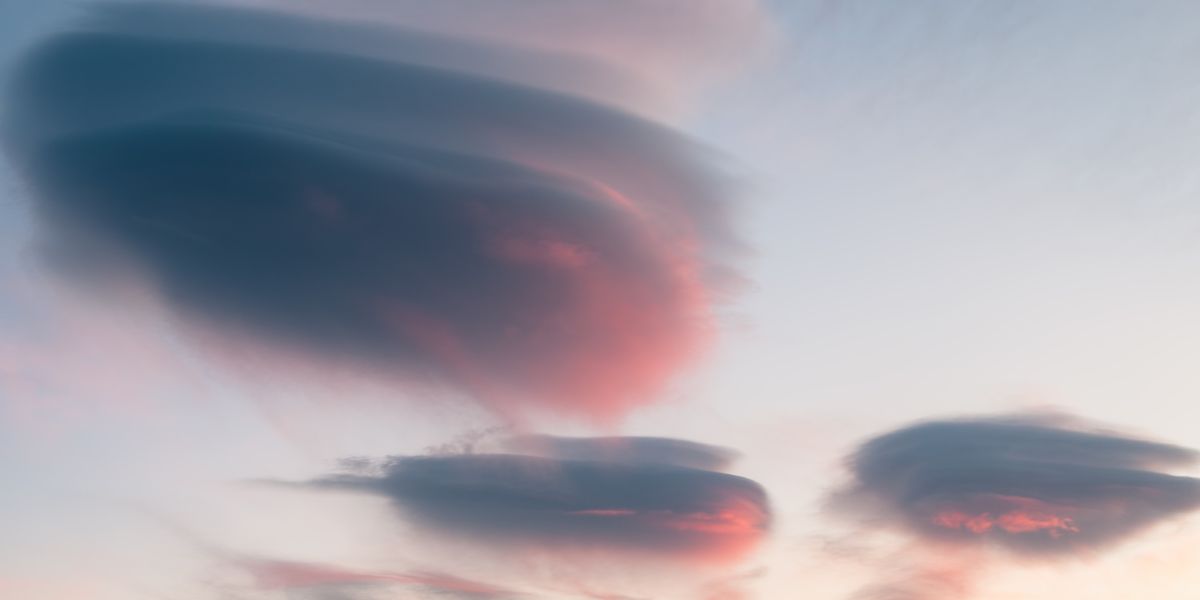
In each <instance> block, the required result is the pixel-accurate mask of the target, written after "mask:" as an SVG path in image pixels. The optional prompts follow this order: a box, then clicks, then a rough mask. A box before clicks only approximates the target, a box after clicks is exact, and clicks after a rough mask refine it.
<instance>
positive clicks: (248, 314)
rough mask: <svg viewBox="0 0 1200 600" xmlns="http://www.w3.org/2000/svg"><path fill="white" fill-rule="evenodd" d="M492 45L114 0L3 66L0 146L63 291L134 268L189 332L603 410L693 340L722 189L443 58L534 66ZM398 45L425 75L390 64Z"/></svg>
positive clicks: (568, 101)
mask: <svg viewBox="0 0 1200 600" xmlns="http://www.w3.org/2000/svg"><path fill="white" fill-rule="evenodd" d="M243 17H245V19H246V21H245V22H243V21H242V20H241V19H242V18H243ZM247 23H249V24H251V25H247ZM384 40H389V41H390V44H385V43H384ZM490 43H492V42H469V43H468V42H462V43H458V42H455V41H454V40H453V39H452V38H440V37H436V36H435V35H434V34H431V33H428V32H426V33H420V34H413V33H411V32H406V31H404V30H396V31H394V32H392V36H391V37H390V38H388V37H386V36H385V35H384V34H383V33H381V31H380V30H379V29H378V28H377V27H374V28H373V27H365V26H364V27H360V26H357V25H351V24H347V23H334V22H322V23H315V22H310V21H305V20H303V19H299V18H298V17H294V16H272V15H270V14H268V13H262V12H243V11H240V10H235V9H199V8H188V9H185V8H176V7H171V8H168V7H157V8H153V9H151V8H149V7H146V6H145V5H129V6H124V7H118V8H114V9H110V10H108V11H107V12H102V13H101V17H100V18H97V19H95V20H93V21H91V22H90V24H88V25H85V26H81V27H80V28H78V29H77V30H73V31H69V32H64V33H60V34H58V35H55V36H52V37H51V38H50V39H48V40H46V41H45V42H44V43H42V44H41V45H40V46H39V47H37V48H36V49H35V50H34V51H33V52H31V53H30V54H29V55H28V57H27V58H26V59H25V61H24V62H23V64H22V66H21V68H20V70H19V73H18V75H17V77H16V78H15V79H14V81H13V82H12V84H11V85H10V86H9V90H10V92H9V94H8V97H7V99H6V102H5V112H4V115H3V126H4V140H5V142H6V148H7V150H8V153H9V156H10V158H12V159H13V161H14V162H15V163H16V164H17V165H18V166H19V169H20V171H21V172H22V173H24V174H25V175H26V177H27V180H28V184H29V187H30V189H31V191H32V194H33V195H34V197H35V201H36V202H35V208H36V210H37V213H38V216H39V219H40V221H41V223H42V225H43V229H44V231H45V233H46V237H47V239H48V243H47V245H48V247H50V248H52V249H53V250H52V251H51V252H49V255H50V256H52V257H55V260H56V261H57V264H59V265H60V266H63V269H64V270H66V271H67V272H70V273H73V274H75V275H76V277H75V279H76V280H88V281H94V280H97V279H101V280H102V279H104V277H105V275H104V274H105V273H108V272H110V271H113V270H116V269H111V268H110V267H111V266H112V265H118V266H119V267H120V268H122V269H124V270H129V269H130V268H132V269H133V270H135V271H136V272H138V273H141V276H142V277H143V278H144V279H145V281H147V282H148V283H149V284H150V285H151V286H152V287H153V288H154V289H156V290H158V291H159V292H160V294H161V296H162V297H163V299H164V300H165V302H166V303H167V304H168V305H169V306H170V307H172V308H173V309H174V310H175V312H176V313H177V314H178V315H179V316H180V317H182V318H183V319H184V320H185V321H186V322H188V323H189V324H191V325H192V326H193V327H194V329H196V330H200V331H204V332H205V333H206V334H209V333H211V332H220V333H219V334H218V335H220V336H224V337H223V338H222V339H226V340H237V342H238V343H244V342H246V341H247V340H253V342H252V343H253V344H255V345H261V346H263V347H264V348H270V349H274V350H277V351H282V352H287V353H295V354H298V355H301V356H304V357H305V358H306V359H312V360H315V361H317V362H323V363H326V364H331V365H332V364H337V365H339V366H340V365H345V364H351V365H353V366H354V367H355V368H357V369H361V370H362V371H363V372H369V373H373V374H379V375H383V376H387V377H396V376H399V377H402V378H404V379H405V380H407V381H410V382H421V383H428V382H433V383H434V384H437V385H446V386H450V387H453V388H455V389H459V390H463V391H466V392H467V393H469V394H471V395H472V396H473V397H475V398H478V399H480V400H482V401H484V402H485V403H486V404H487V405H488V406H490V407H492V408H494V409H496V410H499V411H502V412H506V413H517V412H520V411H521V410H523V409H524V408H527V407H529V406H531V405H534V406H540V407H542V408H550V409H553V410H557V411H559V412H564V413H571V414H576V415H586V416H590V417H594V418H597V419H608V420H612V419H615V418H618V417H619V416H620V415H621V414H623V413H624V412H625V411H627V410H628V409H630V408H632V407H634V406H637V405H639V404H643V403H646V402H649V401H650V400H651V399H652V398H653V397H654V396H655V394H656V393H657V392H659V391H660V390H661V389H662V388H663V386H664V385H665V384H666V383H667V382H668V381H669V379H670V378H671V377H672V376H673V375H674V374H676V373H677V372H678V371H679V370H680V369H681V368H683V367H684V366H686V365H687V364H688V363H689V362H690V361H691V360H692V359H693V358H695V356H696V355H697V354H698V353H699V352H700V351H701V350H702V349H703V347H704V346H705V344H706V342H707V341H708V339H709V338H710V334H711V329H712V318H711V315H712V305H713V301H714V297H715V296H716V295H717V294H718V293H719V292H720V290H721V288H722V285H721V283H722V282H726V281H729V280H731V279H733V277H731V276H730V274H731V273H732V271H731V270H730V268H729V266H728V261H727V260H726V258H727V257H728V256H729V252H730V251H731V250H733V249H735V248H736V247H737V243H736V241H735V240H734V236H733V235H732V233H731V230H730V226H729V218H728V212H729V210H728V206H727V200H726V199H727V196H728V193H729V191H730V186H729V184H728V182H727V181H726V180H725V178H724V177H722V176H721V175H719V174H718V173H717V169H716V168H715V165H716V161H715V158H714V157H712V156H711V155H709V154H708V153H706V152H705V151H703V150H701V149H700V148H698V147H696V146H695V145H694V144H692V143H691V142H690V141H688V140H686V139H684V138H682V137H681V136H679V135H678V134H676V133H674V132H672V131H670V130H668V129H666V128H663V127H661V126H659V125H656V124H653V123H651V122H648V121H645V120H642V119H640V118H637V117H634V116H631V115H629V114H625V113H622V112H620V111H617V110H614V109H611V108H606V107H603V106H600V105H597V104H593V103H590V102H588V101H585V100H581V99H579V98H577V97H572V96H568V95H563V94H560V93H558V92H554V91H547V90H544V89H538V88H535V87H531V86H530V85H527V84H528V83H529V82H530V81H532V80H530V79H523V80H522V79H521V78H519V77H517V76H516V75H513V76H512V78H513V79H516V80H519V82H517V83H514V82H510V81H502V80H499V79H495V78H490V77H481V76H477V75H473V74H471V73H470V72H469V70H466V69H464V68H460V67H459V66H455V65H457V64H458V63H464V64H465V63H471V62H472V61H474V60H475V58H472V57H478V56H499V57H501V58H497V59H496V60H498V61H501V62H503V63H504V65H505V69H501V70H500V72H499V76H504V75H505V74H506V73H510V72H511V73H516V72H534V71H536V69H537V67H538V66H539V65H541V64H543V63H542V62H537V61H534V62H532V63H528V64H526V63H523V62H522V60H521V58H520V57H521V56H523V55H522V54H521V52H520V51H519V49H514V50H512V52H509V53H508V54H504V53H503V52H497V53H489V52H486V51H485V50H486V44H490ZM397 48H400V50H397ZM405 48H407V49H405ZM421 49H429V50H431V51H433V52H432V53H433V54H436V55H439V56H444V57H447V58H445V60H444V61H443V62H442V63H439V62H438V61H437V60H427V61H424V62H420V61H410V60H406V59H403V58H397V55H400V56H402V57H407V56H413V55H419V54H422V53H421V52H420V51H419V50H421ZM501 55H503V56H501ZM456 61H457V62H456ZM450 63H455V64H452V65H451V66H447V64H450ZM522 65H525V66H524V67H522ZM522 69H524V70H522Z"/></svg>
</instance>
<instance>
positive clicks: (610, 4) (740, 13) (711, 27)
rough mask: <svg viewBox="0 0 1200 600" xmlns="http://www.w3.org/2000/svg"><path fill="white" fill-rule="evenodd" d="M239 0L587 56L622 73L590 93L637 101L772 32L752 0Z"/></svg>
mask: <svg viewBox="0 0 1200 600" xmlns="http://www.w3.org/2000/svg"><path fill="white" fill-rule="evenodd" d="M247 2H250V3H253V4H255V5H258V6H287V7H288V8H291V9H296V10H301V11H304V12H306V13H309V14H315V15H322V16H325V17H329V18H336V19H362V20H367V19H369V20H373V21H377V22H385V23H392V24H396V25H400V26H403V27H406V28H411V29H413V30H417V31H425V32H431V33H436V34H440V35H447V36H453V37H460V38H467V39H474V40H483V41H488V42H491V43H494V44H500V45H505V46H509V47H515V48H521V49H525V50H528V51H540V52H544V53H548V54H553V55H567V56H573V57H576V58H579V59H586V60H587V61H589V62H590V63H593V64H599V65H604V66H606V67H608V68H609V69H611V70H612V71H615V72H617V73H621V74H624V75H625V76H627V78H628V81H626V82H624V83H623V84H622V85H621V86H620V87H617V88H609V89H607V90H606V89H602V88H592V89H589V90H588V92H589V96H592V97H596V98H598V99H602V100H604V101H606V102H612V103H617V104H620V105H622V106H628V107H630V108H634V109H638V110H644V109H646V108H647V107H648V106H649V107H650V108H652V109H658V108H661V107H663V105H665V106H666V107H668V108H669V107H671V106H672V105H678V104H680V103H681V96H684V95H686V94H687V92H688V91H689V90H691V89H694V88H697V87H700V86H703V85H705V84H708V83H712V82H715V81H719V80H720V79H721V78H722V77H723V76H726V75H728V74H729V73H730V72H731V71H733V70H735V69H736V68H738V67H740V66H742V65H745V64H747V63H751V62H753V60H754V59H756V58H759V57H762V56H764V55H765V54H766V51H767V50H769V48H770V46H771V42H772V41H773V39H774V38H775V37H776V35H777V32H776V31H775V28H774V23H772V21H771V19H770V17H769V15H768V14H767V10H766V9H765V7H764V6H763V3H762V2H760V1H759V0H568V1H564V2H543V1H540V0H505V1H503V2H496V1H494V0H440V1H439V2H436V3H430V2H424V1H422V0H389V1H386V2H381V1H379V0H236V3H240V4H243V5H244V4H246V3H247Z"/></svg>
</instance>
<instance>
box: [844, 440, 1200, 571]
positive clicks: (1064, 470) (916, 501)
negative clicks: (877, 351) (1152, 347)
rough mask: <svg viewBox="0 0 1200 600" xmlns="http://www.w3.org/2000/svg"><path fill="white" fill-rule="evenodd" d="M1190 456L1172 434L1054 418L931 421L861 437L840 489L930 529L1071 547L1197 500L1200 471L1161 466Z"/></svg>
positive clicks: (980, 539) (1095, 542) (1005, 542)
mask: <svg viewBox="0 0 1200 600" xmlns="http://www.w3.org/2000/svg"><path fill="white" fill-rule="evenodd" d="M1194 461H1195V453H1194V452H1192V451H1191V450H1188V449H1185V448H1181V447H1178V446H1173V445H1170V444H1162V443H1157V442H1151V441H1145V440H1139V439H1136V438H1130V437H1125V436H1121V435H1117V434H1113V433H1109V432H1099V431H1088V430H1084V429H1079V428H1075V427H1069V426H1063V425H1062V424H1060V423H1053V422H1041V421H1038V420H1030V419H977V420H962V421H937V422H930V423H922V424H918V425H914V426H911V427H905V428H903V429H900V430H897V431H894V432H891V433H888V434H885V435H881V436H879V437H877V438H874V439H872V440H870V441H868V442H867V443H865V444H864V445H863V446H861V447H860V448H859V450H858V452H857V453H856V454H855V455H854V457H853V460H852V468H853V471H854V475H855V478H856V484H855V487H854V488H853V489H852V490H850V492H849V493H848V494H847V495H846V496H845V497H844V498H843V500H851V501H853V502H850V503H847V505H849V506H853V507H855V508H857V509H859V510H862V511H865V512H866V513H868V514H870V515H872V516H874V517H878V516H884V517H886V518H894V519H897V520H898V521H899V522H900V523H902V524H904V525H906V526H907V527H908V528H910V529H911V530H913V531H914V532H916V533H918V534H919V535H921V536H922V537H923V538H926V539H934V540H945V541H949V542H958V543H994V544H998V545H1001V546H1004V547H1006V548H1008V549H1010V550H1014V551H1018V552H1023V553H1029V552H1032V553H1070V552H1074V551H1078V550H1085V549H1093V548H1097V547H1102V546H1105V545H1108V544H1111V543H1115V542H1118V541H1121V540H1124V539H1126V538H1127V537H1129V536H1130V535H1133V534H1134V533H1136V532H1138V531H1140V530H1142V529H1144V528H1146V527H1149V526H1151V525H1153V524H1155V523H1158V522H1161V521H1163V520H1165V519H1168V518H1170V517H1172V516H1175V515H1179V514H1182V513H1185V512H1187V511H1191V510H1195V509H1196V508H1198V507H1200V480H1197V479H1195V478H1192V477H1184V476H1179V475H1172V474H1169V473H1164V472H1162V471H1161V469H1164V468H1168V467H1178V466H1185V465H1190V464H1192V463H1193V462H1194Z"/></svg>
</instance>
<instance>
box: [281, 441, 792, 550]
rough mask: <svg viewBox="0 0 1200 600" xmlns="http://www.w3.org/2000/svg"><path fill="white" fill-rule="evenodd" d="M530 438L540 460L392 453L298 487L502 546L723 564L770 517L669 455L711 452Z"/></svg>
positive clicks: (744, 493)
mask: <svg viewBox="0 0 1200 600" xmlns="http://www.w3.org/2000/svg"><path fill="white" fill-rule="evenodd" d="M530 441H537V442H538V444H536V446H537V449H538V450H539V452H540V453H541V455H540V456H534V455H526V454H507V453H495V454H492V453H485V454H453V455H433V456H399V457H390V458H388V459H386V460H384V461H382V463H380V465H379V468H378V469H376V471H377V472H375V473H371V474H366V475H362V474H338V475H331V476H328V477H324V478H321V479H318V480H315V481H312V482H309V483H307V484H303V485H305V486H306V487H311V488H318V489H341V490H350V491H360V492H366V493H370V494H377V495H381V496H384V497H386V498H389V499H390V500H392V501H393V502H395V504H396V505H397V507H398V508H400V509H401V510H402V512H403V514H404V515H405V516H406V518H407V519H408V520H410V521H411V522H412V523H413V524H414V525H417V526H419V527H422V528H424V529H426V530H430V531H432V532H434V533H436V534H439V535H447V536H451V537H454V538H461V539H468V540H472V541H476V542H483V543H495V544H499V545H501V546H503V547H506V548H507V547H511V546H512V545H514V544H521V545H528V546H530V547H537V548H556V549H559V550H569V549H573V548H588V549H592V550H596V549H601V550H608V551H610V552H614V553H618V554H620V553H629V552H635V553H636V552H643V553H649V554H653V555H659V556H668V557H679V558H688V559H693V558H694V559H701V560H705V561H710V560H716V561H720V562H725V561H733V560H736V559H739V558H741V557H743V556H744V555H745V554H746V553H747V552H749V551H751V550H753V549H754V548H755V547H756V546H757V545H758V543H759V542H761V541H762V539H763V538H764V537H765V536H766V534H767V532H768V531H769V529H770V525H771V510H770V507H769V504H768V500H767V495H766V492H765V491H764V490H763V488H762V487H761V486H760V485H759V484H758V483H756V482H754V481H752V480H750V479H746V478H744V477H738V476H736V475H730V474H726V473H721V472H717V471H713V470H708V469H704V468H696V467H689V466H682V465H680V464H677V462H678V461H677V458H678V456H679V451H678V449H679V448H688V449H689V451H692V452H701V451H703V452H708V453H714V454H715V453H716V452H718V451H720V449H717V448H713V447H710V446H705V445H703V444H695V443H692V442H686V441H683V440H670V439H665V438H599V439H586V438H575V439H570V440H566V439H564V438H553V439H548V438H543V439H536V440H535V439H534V438H525V439H524V442H530ZM548 441H557V442H559V443H558V445H557V446H549V445H546V442H548ZM622 448H623V450H622ZM614 449H616V450H614ZM563 455H569V456H571V457H570V458H563V457H562V456H563Z"/></svg>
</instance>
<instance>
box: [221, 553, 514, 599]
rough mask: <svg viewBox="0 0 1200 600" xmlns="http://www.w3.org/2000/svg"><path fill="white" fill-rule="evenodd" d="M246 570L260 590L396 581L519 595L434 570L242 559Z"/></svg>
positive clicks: (459, 592)
mask: <svg viewBox="0 0 1200 600" xmlns="http://www.w3.org/2000/svg"><path fill="white" fill-rule="evenodd" d="M238 566H239V567H241V568H242V569H244V570H246V571H248V572H249V573H250V575H251V577H252V578H253V580H254V587H256V588H257V589H260V590H284V591H287V590H304V589H315V588H330V587H339V586H347V585H357V584H377V585H398V586H406V587H416V588H419V589H425V590H429V591H430V592H431V593H434V594H438V595H454V596H457V597H460V598H475V599H480V600H482V599H485V598H493V599H500V598H518V597H525V596H523V595H520V594H518V593H517V592H515V591H512V590H508V589H505V588H501V587H498V586H493V585H489V584H486V583H480V582H476V581H471V580H469V579H462V578H460V577H455V576H453V575H447V574H444V573H433V572H425V571H420V572H405V573H390V572H368V571H358V570H353V569H346V568H342V567H337V566H330V565H320V564H313V563H304V562H292V561H279V560H264V559H259V560H243V561H241V562H240V563H239V565H238Z"/></svg>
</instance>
